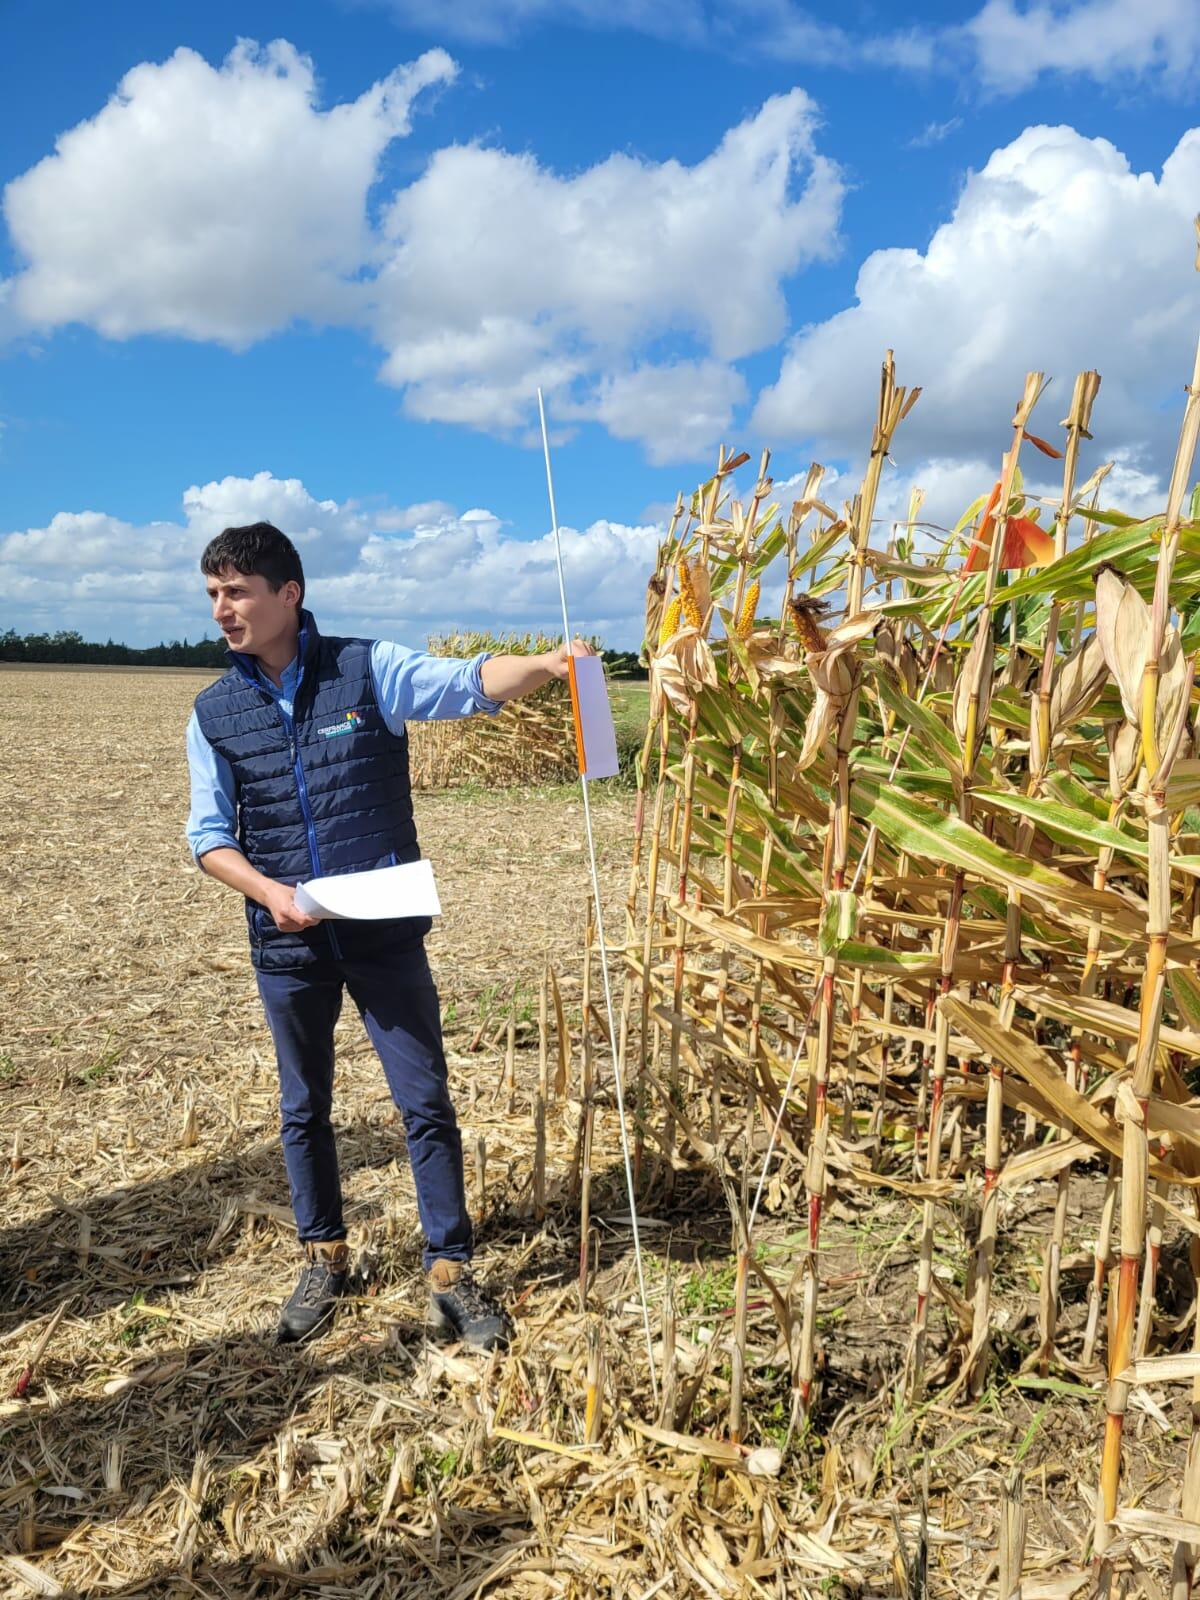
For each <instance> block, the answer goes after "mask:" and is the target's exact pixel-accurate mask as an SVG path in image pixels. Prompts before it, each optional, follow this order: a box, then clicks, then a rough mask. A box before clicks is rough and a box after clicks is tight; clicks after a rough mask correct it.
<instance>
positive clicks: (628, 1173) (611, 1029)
mask: <svg viewBox="0 0 1200 1600" xmlns="http://www.w3.org/2000/svg"><path fill="white" fill-rule="evenodd" d="M537 397H538V415H539V416H540V418H541V421H542V450H543V452H544V454H545V457H546V488H547V489H548V490H549V493H550V521H551V523H552V525H553V528H554V556H555V560H556V561H557V563H558V595H559V599H560V600H561V601H562V622H563V644H564V645H565V646H566V648H567V654H568V656H569V655H570V653H571V622H570V618H569V617H568V615H567V584H566V579H565V577H564V576H563V558H562V541H561V540H560V538H559V534H558V511H557V510H556V509H555V505H554V477H553V474H552V473H551V471H550V435H549V434H548V433H547V432H546V407H545V404H544V402H543V400H542V391H541V389H540V388H539V389H538V392H537ZM579 782H580V786H581V787H582V789H583V820H584V826H585V827H586V829H587V844H588V861H589V862H590V864H591V869H592V900H593V903H594V904H595V908H596V932H597V934H598V936H599V940H600V971H601V974H602V975H603V978H604V1004H605V1007H606V1009H607V1012H608V1044H609V1049H610V1050H611V1051H612V1064H613V1083H614V1084H615V1085H616V1090H617V1117H618V1119H619V1121H620V1124H621V1151H622V1153H623V1155H624V1157H625V1187H626V1189H627V1191H628V1194H629V1220H630V1222H631V1224H632V1226H633V1254H634V1258H635V1260H636V1261H637V1276H638V1293H639V1296H640V1298H641V1302H642V1323H643V1325H644V1327H645V1330H646V1355H647V1358H648V1360H649V1363H650V1392H651V1394H652V1395H653V1397H654V1405H655V1408H656V1409H657V1407H658V1377H657V1375H656V1373H655V1370H654V1339H653V1337H652V1335H651V1333H650V1307H649V1304H648V1302H647V1300H646V1275H645V1270H644V1267H643V1264H642V1240H641V1233H640V1231H639V1229H638V1212H637V1197H636V1195H635V1194H634V1187H633V1162H632V1160H631V1158H630V1155H629V1125H628V1123H627V1122H626V1120H625V1090H624V1087H623V1085H622V1083H621V1062H620V1060H619V1058H618V1054H617V1028H616V1023H615V1021H614V1019H613V1003H612V990H611V988H610V986H609V981H608V947H607V945H606V944H605V942H604V905H603V902H602V900H601V898H600V875H599V873H598V872H597V870H596V841H595V838H594V837H593V834H592V810H591V806H590V804H589V803H588V780H587V773H586V772H582V771H581V772H580V774H579ZM583 1025H584V1027H585V1028H586V1027H587V1025H588V1020H587V1018H586V1017H585V1018H584V1019H583Z"/></svg>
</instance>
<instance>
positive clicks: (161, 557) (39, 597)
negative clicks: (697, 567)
mask: <svg viewBox="0 0 1200 1600" xmlns="http://www.w3.org/2000/svg"><path fill="white" fill-rule="evenodd" d="M182 510H183V515H182V519H181V520H180V521H177V522H173V521H163V522H154V523H150V524H147V525H145V526H137V525H135V524H131V523H129V522H127V521H125V520H123V519H121V518H120V517H117V516H114V515H111V514H109V513H105V512H97V511H83V512H66V511H64V512H59V513H58V514H57V515H56V516H54V517H52V518H51V520H50V521H49V522H48V523H47V524H46V525H45V526H44V527H40V528H26V529H18V530H14V531H12V532H8V533H0V597H2V599H0V630H3V629H5V628H15V629H16V631H17V632H18V633H34V632H39V631H55V630H58V629H60V628H75V629H78V630H79V632H81V633H82V634H83V635H84V636H85V637H86V638H108V637H110V636H111V637H115V638H117V639H119V640H122V641H124V642H126V643H129V644H152V643H157V642H158V641H159V640H160V639H165V638H172V637H175V638H178V637H188V638H193V639H195V638H200V637H203V636H204V635H205V634H206V633H207V634H208V635H210V636H213V635H215V628H214V627H213V625H212V622H211V616H210V612H209V607H208V601H207V598H206V596H205V592H204V578H203V577H202V575H201V573H200V568H199V560H200V554H201V552H202V550H203V549H204V546H205V545H206V544H207V542H208V540H209V539H211V538H212V537H213V536H214V535H215V534H217V533H219V532H220V531H221V529H222V528H224V527H226V526H228V525H230V524H241V523H246V522H255V521H259V520H267V521H272V522H274V523H275V525H276V526H277V527H280V528H282V529H283V531H284V532H285V533H287V534H288V536H289V537H290V538H291V539H292V540H293V541H294V542H295V544H296V547H297V549H298V550H299V551H300V555H301V559H302V561H303V563H304V573H305V579H306V603H307V604H308V605H309V606H310V608H311V609H312V610H313V612H314V614H315V615H316V617H317V620H318V622H319V623H320V625H321V626H322V628H323V629H324V630H325V631H326V632H327V633H349V634H356V635H362V636H367V637H372V638H392V639H397V640H399V641H400V642H401V643H404V644H410V645H414V646H418V647H419V646H421V645H423V644H424V642H425V640H426V638H427V637H428V636H429V635H430V634H431V633H442V632H447V631H449V630H451V629H455V628H467V629H471V628H478V629H486V630H489V631H492V632H501V633H503V632H520V633H523V632H525V631H527V630H535V631H536V630H539V629H540V630H544V631H546V632H549V633H555V632H557V631H558V630H559V629H560V627H561V621H560V616H561V613H560V610H559V591H558V578H557V572H556V567H555V561H554V542H553V536H552V534H550V533H540V534H535V535H534V536H532V537H522V536H521V535H520V534H519V532H518V531H517V530H515V529H513V528H512V527H511V526H509V525H507V524H505V523H504V522H503V521H502V520H501V518H499V517H498V516H497V515H496V514H495V513H494V512H492V511H489V510H486V509H484V508H480V507H477V508H475V509H472V510H469V511H465V512H462V513H461V514H460V513H458V512H456V511H455V509H454V508H453V506H451V505H449V504H448V503H446V502H445V501H430V502H426V503H424V504H422V505H416V506H388V507H382V508H379V509H368V508H366V507H364V506H363V505H361V504H359V503H357V502H355V501H353V500H345V501H340V502H339V501H335V500H320V499H317V498H316V497H315V496H313V495H312V494H311V493H310V492H309V491H308V489H306V488H305V486H304V484H303V483H301V482H300V481H299V480H298V479H295V478H276V477H274V476H273V475H272V474H271V473H269V472H259V473H256V474H255V475H254V476H253V477H249V478H238V477H227V478H222V479H220V480H219V481H215V482H212V483H207V484H203V485H193V486H192V487H191V488H189V489H186V490H185V491H184V494H183V497H182ZM560 532H561V538H562V544H563V560H564V567H565V571H566V582H567V593H568V599H569V600H570V602H571V607H572V622H573V624H574V625H575V626H576V627H577V628H578V629H579V630H580V631H583V632H593V631H594V632H596V633H598V634H599V635H600V636H601V637H602V638H603V640H604V641H605V643H606V644H608V645H610V646H613V647H625V646H632V645H636V644H637V643H638V642H639V641H640V638H641V619H642V597H643V594H644V589H645V580H646V578H647V577H648V575H649V573H650V572H651V571H652V570H653V567H654V558H655V552H656V549H657V546H658V541H659V539H660V537H661V535H662V529H661V527H659V526H657V525H654V524H650V523H646V524H642V525H639V526H630V525H628V524H624V523H618V522H612V521H609V520H606V519H601V520H598V521H596V522H594V523H592V524H591V525H590V526H589V527H587V528H583V529H575V528H563V529H561V530H560Z"/></svg>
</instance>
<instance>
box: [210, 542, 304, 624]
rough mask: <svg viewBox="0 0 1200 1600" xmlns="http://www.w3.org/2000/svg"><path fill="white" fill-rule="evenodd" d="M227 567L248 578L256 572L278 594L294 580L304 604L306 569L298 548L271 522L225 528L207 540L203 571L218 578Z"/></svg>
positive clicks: (211, 576) (301, 602)
mask: <svg viewBox="0 0 1200 1600" xmlns="http://www.w3.org/2000/svg"><path fill="white" fill-rule="evenodd" d="M226 567H234V568H236V570H237V571H238V572H244V573H245V574H246V575H247V577H249V576H250V575H252V574H254V573H257V574H258V575H259V576H260V577H263V578H265V579H266V580H267V582H268V583H269V584H270V585H271V588H272V589H274V591H275V593H276V594H278V593H279V591H280V589H282V588H283V586H284V584H285V583H288V582H291V581H292V580H294V581H295V582H296V583H298V584H299V585H300V604H301V605H303V604H304V568H303V567H302V566H301V565H300V556H299V554H298V553H297V550H296V546H295V545H294V544H293V543H292V541H291V540H290V539H289V538H288V536H287V534H286V533H280V531H279V529H278V528H276V527H274V526H273V524H271V523H270V522H251V523H248V524H247V526H246V527H244V528H226V529H225V530H224V532H222V533H219V534H218V535H217V537H216V538H215V539H210V540H209V541H208V544H207V545H206V546H205V548H204V554H203V555H202V556H201V557H200V571H201V572H203V573H204V575H205V577H207V578H219V577H220V576H221V574H222V572H224V571H225V568H226Z"/></svg>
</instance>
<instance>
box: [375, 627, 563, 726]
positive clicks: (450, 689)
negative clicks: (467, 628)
mask: <svg viewBox="0 0 1200 1600" xmlns="http://www.w3.org/2000/svg"><path fill="white" fill-rule="evenodd" d="M572 649H573V652H574V654H575V655H577V656H579V655H592V654H594V651H593V650H592V649H591V647H590V646H589V645H586V644H584V642H583V640H582V639H576V641H575V643H574V645H573V647H572ZM567 670H568V669H567V652H566V651H565V650H564V649H563V648H562V646H561V645H560V646H559V648H558V649H557V650H548V651H546V652H545V654H543V655H536V656H509V655H502V656H496V655H492V654H491V653H490V652H489V651H487V650H481V651H480V652H479V654H478V655H475V656H464V657H457V656H433V655H430V654H429V653H428V651H425V650H411V649H409V648H408V646H407V645H402V644H394V643H392V642H391V641H390V640H387V639H376V640H375V642H374V644H372V646H371V677H372V681H373V682H374V685H375V698H376V700H377V701H378V704H379V709H380V711H381V712H382V714H383V719H384V721H385V723H386V724H387V726H388V727H389V728H390V729H391V731H392V732H393V733H396V734H399V733H403V731H404V724H405V723H406V722H410V721H412V722H433V721H443V720H446V719H448V718H453V717H470V716H473V715H475V713H476V712H480V711H482V712H484V713H486V714H487V715H489V716H495V714H496V713H497V712H498V711H499V710H500V708H501V706H502V705H503V704H504V702H505V701H506V700H516V699H517V698H518V697H519V696H520V695H523V694H531V693H532V692H533V690H534V689H540V688H541V687H542V685H543V684H545V683H549V682H550V681H551V679H553V678H565V677H566V676H567Z"/></svg>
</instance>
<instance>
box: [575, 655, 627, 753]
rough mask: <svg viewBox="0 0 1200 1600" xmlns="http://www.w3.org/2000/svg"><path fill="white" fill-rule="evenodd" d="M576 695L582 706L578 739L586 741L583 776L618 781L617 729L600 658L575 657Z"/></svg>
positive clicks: (580, 707) (584, 745)
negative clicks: (616, 778) (614, 725)
mask: <svg viewBox="0 0 1200 1600" xmlns="http://www.w3.org/2000/svg"><path fill="white" fill-rule="evenodd" d="M572 659H573V661H574V665H575V693H576V695H577V697H578V706H579V736H580V739H581V740H582V742H583V773H584V777H586V778H615V777H616V775H617V772H618V771H619V768H620V763H619V762H618V760H617V730H616V729H615V728H614V727H613V719H612V710H611V708H610V706H609V703H608V686H607V684H606V683H605V681H604V662H603V661H602V660H601V659H600V657H599V656H574V657H573V658H572Z"/></svg>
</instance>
